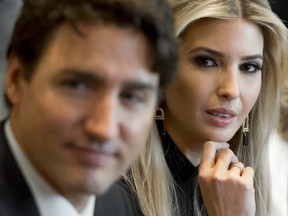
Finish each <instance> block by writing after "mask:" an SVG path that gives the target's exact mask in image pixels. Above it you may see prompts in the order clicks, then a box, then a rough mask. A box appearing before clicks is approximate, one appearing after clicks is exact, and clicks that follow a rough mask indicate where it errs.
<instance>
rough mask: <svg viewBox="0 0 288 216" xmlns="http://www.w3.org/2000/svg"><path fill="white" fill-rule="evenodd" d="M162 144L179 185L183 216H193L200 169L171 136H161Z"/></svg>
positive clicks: (178, 191) (180, 205)
mask: <svg viewBox="0 0 288 216" xmlns="http://www.w3.org/2000/svg"><path fill="white" fill-rule="evenodd" d="M160 135H161V142H162V147H163V151H164V155H165V159H166V162H167V165H168V167H169V169H170V171H171V174H172V176H173V178H174V180H175V182H176V184H177V186H178V187H176V189H177V195H178V196H177V198H178V203H179V208H180V211H181V216H193V215H195V214H194V213H193V212H194V210H193V194H194V193H195V192H196V191H195V190H196V185H197V183H196V182H197V175H198V167H195V166H193V164H192V163H191V162H190V161H189V160H188V159H187V158H186V156H185V155H184V154H182V152H180V150H179V149H178V148H177V146H176V145H175V143H174V142H173V140H172V139H171V137H170V136H169V134H167V132H165V135H163V134H161V133H160Z"/></svg>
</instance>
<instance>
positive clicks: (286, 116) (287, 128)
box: [278, 71, 288, 142]
mask: <svg viewBox="0 0 288 216" xmlns="http://www.w3.org/2000/svg"><path fill="white" fill-rule="evenodd" d="M286 73H287V74H286V78H285V84H284V85H283V91H282V92H281V103H280V120H279V128H278V131H279V133H280V134H281V136H282V137H283V138H284V140H285V141H287V142H288V71H287V72H286Z"/></svg>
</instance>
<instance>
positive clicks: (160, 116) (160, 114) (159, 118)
mask: <svg viewBox="0 0 288 216" xmlns="http://www.w3.org/2000/svg"><path fill="white" fill-rule="evenodd" d="M154 117H155V120H156V122H157V125H158V128H159V132H160V133H161V134H162V135H165V122H164V120H165V112H164V109H162V108H160V107H157V108H156V112H155V116H154Z"/></svg>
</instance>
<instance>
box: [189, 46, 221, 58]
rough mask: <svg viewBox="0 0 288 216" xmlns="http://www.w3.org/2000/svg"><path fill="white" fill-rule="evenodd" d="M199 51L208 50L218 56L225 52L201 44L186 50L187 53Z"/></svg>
mask: <svg viewBox="0 0 288 216" xmlns="http://www.w3.org/2000/svg"><path fill="white" fill-rule="evenodd" d="M199 51H204V52H208V53H212V54H213V55H216V56H219V57H222V58H223V57H225V54H224V53H222V52H219V51H216V50H213V49H210V48H208V47H203V46H200V47H197V48H195V49H192V50H190V51H189V52H188V54H190V53H194V52H199Z"/></svg>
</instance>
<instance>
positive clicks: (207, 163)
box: [200, 141, 229, 168]
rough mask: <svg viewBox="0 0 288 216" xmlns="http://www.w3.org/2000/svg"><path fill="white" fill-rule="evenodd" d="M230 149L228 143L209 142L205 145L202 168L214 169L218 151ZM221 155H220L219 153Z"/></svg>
mask: <svg viewBox="0 0 288 216" xmlns="http://www.w3.org/2000/svg"><path fill="white" fill-rule="evenodd" d="M224 148H229V144H228V143H219V142H213V141H208V142H206V143H205V144H204V149H203V153H202V157H201V164H200V167H202V168H203V167H213V166H214V165H215V157H216V152H217V150H220V149H224ZM219 154H220V153H219Z"/></svg>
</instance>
